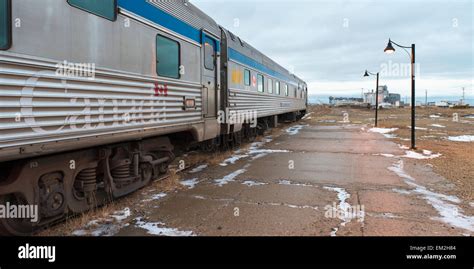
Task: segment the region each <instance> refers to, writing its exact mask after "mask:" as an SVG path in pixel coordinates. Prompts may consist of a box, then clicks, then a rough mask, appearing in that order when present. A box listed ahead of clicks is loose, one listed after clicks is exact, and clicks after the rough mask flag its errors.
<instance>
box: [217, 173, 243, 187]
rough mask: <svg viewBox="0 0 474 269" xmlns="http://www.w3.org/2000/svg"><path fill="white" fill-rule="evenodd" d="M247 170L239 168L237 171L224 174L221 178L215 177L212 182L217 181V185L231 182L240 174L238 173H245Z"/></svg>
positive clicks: (220, 185)
mask: <svg viewBox="0 0 474 269" xmlns="http://www.w3.org/2000/svg"><path fill="white" fill-rule="evenodd" d="M246 171H247V170H246V169H239V170H237V171H234V172H232V173H230V174H228V175H226V176H225V177H223V178H221V179H216V180H214V182H216V183H217V186H219V187H222V186H224V185H225V184H227V183H229V182H231V181H234V179H235V178H236V177H237V176H238V175H240V174H243V173H245V172H246Z"/></svg>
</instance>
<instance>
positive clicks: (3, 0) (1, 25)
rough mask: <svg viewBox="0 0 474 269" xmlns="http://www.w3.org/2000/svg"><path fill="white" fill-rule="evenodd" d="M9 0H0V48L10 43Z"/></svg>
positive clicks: (7, 47) (4, 47)
mask: <svg viewBox="0 0 474 269" xmlns="http://www.w3.org/2000/svg"><path fill="white" fill-rule="evenodd" d="M11 28H12V27H11V0H0V49H1V50H7V49H9V48H10V45H11Z"/></svg>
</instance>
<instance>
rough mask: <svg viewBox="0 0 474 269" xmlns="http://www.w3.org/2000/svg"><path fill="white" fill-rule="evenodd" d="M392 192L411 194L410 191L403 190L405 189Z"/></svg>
mask: <svg viewBox="0 0 474 269" xmlns="http://www.w3.org/2000/svg"><path fill="white" fill-rule="evenodd" d="M392 191H394V192H396V193H400V194H410V193H411V192H410V191H408V190H403V189H395V188H394V189H392Z"/></svg>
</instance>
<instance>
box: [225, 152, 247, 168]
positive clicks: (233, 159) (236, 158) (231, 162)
mask: <svg viewBox="0 0 474 269" xmlns="http://www.w3.org/2000/svg"><path fill="white" fill-rule="evenodd" d="M248 156H249V155H246V154H243V155H234V156H232V157H230V158H228V159H225V160H224V161H223V162H222V163H220V164H219V165H220V166H227V165H229V164H234V163H235V162H236V161H238V160H240V159H243V158H247V157H248Z"/></svg>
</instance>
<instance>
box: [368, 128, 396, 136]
mask: <svg viewBox="0 0 474 269" xmlns="http://www.w3.org/2000/svg"><path fill="white" fill-rule="evenodd" d="M396 130H398V128H370V129H369V132H371V133H379V134H383V135H384V136H385V137H387V138H395V137H396V136H395V135H394V134H391V132H395V131H396Z"/></svg>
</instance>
